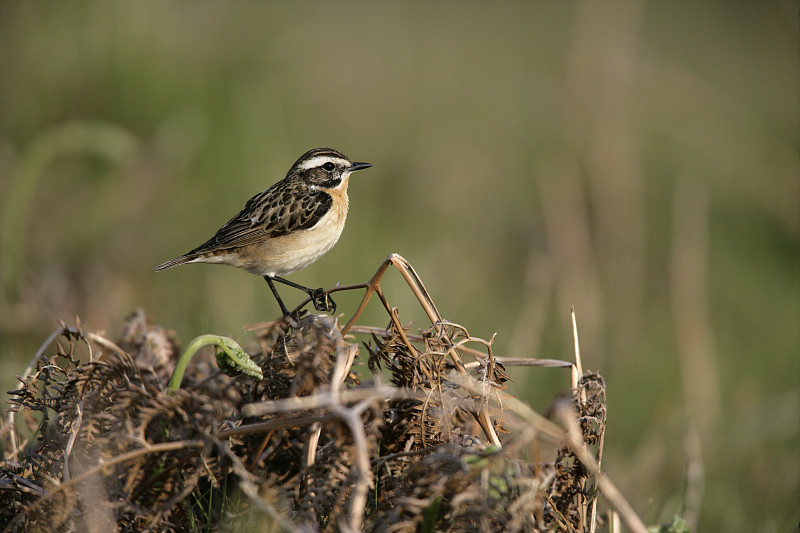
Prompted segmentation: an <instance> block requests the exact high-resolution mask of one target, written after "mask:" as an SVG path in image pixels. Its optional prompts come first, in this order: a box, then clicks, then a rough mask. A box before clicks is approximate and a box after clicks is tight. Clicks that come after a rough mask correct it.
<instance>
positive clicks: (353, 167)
mask: <svg viewBox="0 0 800 533" xmlns="http://www.w3.org/2000/svg"><path fill="white" fill-rule="evenodd" d="M371 166H372V163H353V164H352V165H350V168H348V169H347V170H349V171H350V172H355V171H356V170H364V169H365V168H369V167H371Z"/></svg>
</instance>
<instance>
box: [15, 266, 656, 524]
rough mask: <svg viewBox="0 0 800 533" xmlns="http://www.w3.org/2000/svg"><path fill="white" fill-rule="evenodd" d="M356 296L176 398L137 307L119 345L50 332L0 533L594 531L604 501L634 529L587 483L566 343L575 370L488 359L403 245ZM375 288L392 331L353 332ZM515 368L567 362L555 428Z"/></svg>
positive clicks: (268, 336)
mask: <svg viewBox="0 0 800 533" xmlns="http://www.w3.org/2000/svg"><path fill="white" fill-rule="evenodd" d="M389 267H394V268H396V269H397V270H398V271H399V272H400V273H401V275H402V276H403V277H404V278H405V280H406V281H407V282H408V286H409V288H410V289H411V290H412V292H413V293H414V294H415V295H416V297H417V299H418V301H419V302H420V304H421V306H422V308H423V310H424V311H425V313H426V314H427V315H428V317H429V318H430V320H431V323H430V326H428V327H425V328H421V329H419V330H418V331H411V329H410V328H408V327H407V326H404V325H403V322H402V314H401V311H400V310H398V309H397V308H394V307H392V306H391V305H390V303H389V301H388V300H387V298H386V297H385V295H384V294H383V291H382V290H381V286H380V281H381V279H382V278H383V276H384V274H385V273H386V271H387V269H388V268H389ZM355 289H364V290H365V296H364V299H363V301H362V304H361V305H360V306H359V308H358V310H357V311H356V312H355V313H354V314H353V316H352V318H351V319H350V320H349V321H348V323H347V324H346V325H344V326H341V325H340V324H339V323H338V320H335V319H332V318H329V317H322V316H314V315H306V316H302V318H299V319H298V318H286V319H283V320H280V321H276V322H271V323H266V324H260V325H256V326H254V327H251V328H249V329H250V330H251V331H252V332H253V333H254V334H255V336H256V340H257V346H258V348H257V349H255V350H252V351H254V352H255V353H251V358H252V359H253V361H254V362H255V363H256V364H257V365H258V366H259V367H260V368H261V370H262V371H263V375H264V377H263V379H261V380H257V381H255V380H253V379H252V378H250V377H247V376H238V377H229V376H227V375H225V374H224V373H223V372H221V371H220V370H219V369H218V368H217V367H216V365H215V364H214V363H213V359H212V358H205V359H201V360H199V361H198V360H195V361H194V362H193V363H192V364H191V365H190V366H189V367H188V370H187V372H186V374H185V376H184V379H183V384H182V386H181V388H180V389H177V390H168V389H167V386H166V383H167V382H168V381H169V379H170V376H171V374H172V372H173V370H174V367H175V360H176V358H177V355H178V348H177V346H176V341H175V339H174V338H173V336H172V335H171V334H170V332H168V331H167V330H165V329H163V328H161V327H160V326H158V325H155V324H152V323H150V322H149V321H148V320H147V319H146V317H145V316H144V315H143V313H141V312H139V313H136V314H134V315H133V316H131V317H129V319H128V320H127V323H126V327H125V333H124V335H123V336H122V338H121V339H119V340H118V341H117V342H116V343H112V342H110V341H108V340H107V339H105V338H103V337H101V336H99V335H97V334H94V333H87V332H84V331H82V329H81V328H80V325H78V327H77V328H69V327H66V326H64V327H63V328H60V329H59V330H58V332H56V334H54V336H53V337H51V339H48V342H46V343H45V345H44V346H43V349H42V350H41V353H40V354H37V357H36V358H35V360H34V362H33V363H32V366H31V368H29V369H28V371H27V372H26V373H25V375H24V376H23V377H21V378H20V381H21V385H20V387H19V388H18V389H17V390H15V391H11V394H12V398H11V400H10V401H11V403H12V405H13V411H15V415H13V414H12V415H11V417H10V418H9V420H8V421H7V422H5V423H4V425H3V427H2V433H0V439H2V440H1V441H0V445H1V446H2V450H3V460H2V462H0V527H2V530H4V531H49V532H56V531H58V532H60V531H112V530H115V529H116V530H119V531H284V530H286V531H309V532H310V531H362V530H366V531H387V532H412V531H447V532H457V531H458V532H465V531H481V532H484V531H485V532H497V531H513V532H516V531H525V532H538V531H565V532H574V531H579V532H590V531H595V530H597V529H603V528H604V524H606V523H607V522H608V519H607V516H608V514H609V513H610V511H612V510H613V511H618V512H619V513H620V516H621V517H622V520H623V521H625V522H626V523H627V524H628V525H629V527H630V528H631V529H632V530H634V531H643V530H644V529H643V526H642V525H641V522H640V521H638V518H637V517H636V515H635V514H633V513H632V511H630V509H629V508H628V507H627V504H626V503H625V501H624V499H622V498H621V497H620V496H619V494H618V493H616V491H615V489H614V488H613V485H610V481H608V479H607V478H606V477H605V476H603V475H599V476H598V474H599V473H600V471H599V463H600V459H601V455H602V445H603V435H604V430H605V422H606V398H605V384H604V382H603V378H602V377H601V376H600V375H599V374H596V373H590V372H585V373H584V372H582V370H581V368H580V359H579V352H578V351H577V350H576V356H577V361H576V363H571V362H566V361H553V360H535V359H511V358H502V357H497V356H495V354H494V353H493V351H492V342H491V341H486V340H483V339H480V338H477V337H473V336H471V335H470V333H469V332H468V331H467V330H466V328H464V327H462V326H460V325H458V324H454V323H451V322H448V321H445V320H443V319H442V318H441V316H440V315H439V313H438V311H437V310H436V306H435V305H434V303H433V301H432V300H431V299H430V296H429V295H428V293H427V291H426V290H425V287H424V286H423V284H422V282H421V281H420V279H419V278H418V277H417V275H416V273H415V272H414V270H413V269H412V268H411V266H410V265H409V264H408V263H407V262H406V261H405V260H404V259H403V258H401V257H400V256H397V255H392V256H389V258H387V260H386V261H385V262H384V263H383V264H382V265H381V268H380V269H379V270H378V272H377V273H376V275H375V276H374V277H373V278H372V279H371V280H370V281H369V282H367V283H364V284H359V285H352V286H347V287H337V288H336V289H334V290H335V291H338V290H355ZM375 295H376V296H378V298H379V300H380V302H381V303H382V305H383V307H384V308H385V309H386V312H387V314H388V318H389V325H388V326H387V327H375V326H364V325H357V320H358V318H359V316H360V315H361V312H362V311H363V309H364V307H365V306H366V305H367V303H368V302H369V301H370V299H371V298H372V296H375ZM353 334H359V335H361V336H367V339H366V340H364V341H363V343H362V344H361V345H360V346H359V344H357V343H356V342H354V340H353ZM57 335H58V336H60V338H59V339H58V341H57V342H55V346H52V344H53V342H52V341H54V340H55V336H57ZM79 346H81V347H82V348H83V349H84V350H87V351H88V357H86V358H80V359H79V358H78V357H77V356H76V348H77V347H79ZM98 348H99V349H100V350H99V351H98ZM362 348H363V349H362ZM359 354H360V355H361V357H362V358H363V361H362V362H364V363H366V367H365V366H364V365H361V366H358V365H356V366H355V367H354V362H355V361H356V358H357V356H358V355H359ZM522 364H525V365H537V366H562V367H564V368H566V369H568V370H569V371H570V372H569V374H568V375H569V376H570V378H566V377H565V387H564V388H565V390H566V389H568V388H569V389H571V391H570V393H569V394H568V395H567V396H565V397H564V398H561V399H556V400H555V401H554V403H553V406H554V408H553V410H552V415H553V417H554V418H555V420H556V421H557V422H558V424H556V423H554V422H552V421H550V420H549V419H548V418H545V417H543V416H541V415H539V414H537V413H535V412H534V411H533V410H531V409H530V408H529V407H528V406H526V405H525V404H523V403H522V402H520V401H518V400H517V399H516V398H514V397H512V396H511V395H509V394H507V393H506V392H505V391H504V389H505V386H506V383H507V382H508V380H509V379H510V377H509V373H508V372H509V371H508V370H507V367H508V368H510V367H511V366H513V365H522ZM367 368H368V369H369V373H368V372H367ZM364 374H367V375H364ZM566 375H567V373H566V372H565V376H566ZM23 425H25V426H26V427H27V428H28V431H27V432H26V431H25V428H24V427H23ZM26 433H27V437H26V438H23V435H24V434H26ZM601 493H602V496H600V495H601ZM598 497H600V498H601V499H604V500H605V503H604V504H603V506H602V507H603V509H604V510H603V511H602V512H601V511H600V510H598V508H597V504H598Z"/></svg>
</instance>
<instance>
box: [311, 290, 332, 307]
mask: <svg viewBox="0 0 800 533" xmlns="http://www.w3.org/2000/svg"><path fill="white" fill-rule="evenodd" d="M309 296H311V301H312V303H313V304H314V309H316V310H317V311H323V312H325V313H327V312H331V313H335V312H336V302H334V301H333V298H331V296H330V294H328V293H327V292H325V291H324V290H323V289H314V290H312V291H311V292H310V293H309Z"/></svg>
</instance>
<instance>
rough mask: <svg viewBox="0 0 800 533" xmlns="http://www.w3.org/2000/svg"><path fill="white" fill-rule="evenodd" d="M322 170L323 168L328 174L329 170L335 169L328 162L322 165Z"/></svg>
mask: <svg viewBox="0 0 800 533" xmlns="http://www.w3.org/2000/svg"><path fill="white" fill-rule="evenodd" d="M322 168H324V169H325V170H327V171H328V172H330V171H331V170H333V169H334V168H336V165H334V164H333V163H331V162H330V161H328V162H327V163H325V164H324V165H322Z"/></svg>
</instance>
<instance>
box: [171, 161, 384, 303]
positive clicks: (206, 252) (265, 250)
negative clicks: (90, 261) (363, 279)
mask: <svg viewBox="0 0 800 533" xmlns="http://www.w3.org/2000/svg"><path fill="white" fill-rule="evenodd" d="M371 166H372V165H371V164H370V163H354V162H352V161H350V159H348V158H347V156H345V155H344V154H343V153H341V152H339V151H337V150H333V149H331V148H315V149H313V150H309V151H308V152H306V153H305V154H303V155H302V156H300V159H298V160H297V161H296V162H295V163H294V165H292V168H290V169H289V172H288V173H287V174H286V177H285V178H283V179H282V180H281V181H279V182H278V183H276V184H275V185H273V186H272V187H270V188H269V189H267V190H266V191H264V192H262V193H259V194H257V195H255V196H253V197H252V198H250V199H249V200H248V201H247V203H246V204H245V205H244V208H243V209H242V210H241V211H240V212H239V214H238V215H236V216H235V217H233V218H232V219H230V220H229V221H228V222H227V223H226V224H225V225H224V226H222V227H221V228H220V229H219V230H218V231H217V233H216V234H214V236H213V237H211V238H210V239H209V240H207V241H206V242H204V243H203V244H201V245H200V246H198V247H197V248H195V249H193V250H191V251H189V252H187V253H185V254H183V255H182V256H180V257H176V258H175V259H172V260H170V261H167V262H166V263H162V264H160V265H158V266H157V267H156V271H159V270H164V269H167V268H171V267H174V266H177V265H182V264H184V263H220V264H223V265H230V266H234V267H238V268H243V269H244V270H246V271H248V272H250V273H253V274H256V275H258V276H263V277H264V279H265V280H267V283H269V287H270V289H271V290H272V293H273V294H274V295H275V298H276V299H277V300H278V305H280V306H281V311H282V312H283V315H284V316H287V315H288V314H289V311H288V310H287V309H286V306H285V305H284V304H283V300H281V297H280V296H278V291H277V290H276V289H275V285H274V284H273V281H279V282H281V283H284V284H286V285H289V286H291V287H295V288H297V289H300V290H302V291H305V292H306V293H307V294H308V295H309V296H310V297H311V299H312V301H313V303H314V307H315V308H316V309H317V310H318V311H332V310H335V309H336V304H335V303H334V302H333V300H332V299H331V298H330V296H329V295H328V294H327V293H325V291H323V290H322V289H309V288H308V287H304V286H302V285H298V284H297V283H293V282H291V281H289V280H286V279H283V278H282V277H280V276H285V275H287V274H291V273H292V272H297V271H298V270H300V269H302V268H305V267H307V266H308V265H310V264H311V263H313V262H314V261H316V260H317V259H319V258H320V257H322V256H323V255H324V254H325V253H326V252H327V251H328V250H330V249H331V248H332V247H333V245H334V244H336V241H338V240H339V236H340V235H341V234H342V230H343V229H344V222H345V219H346V218H347V208H348V206H349V203H350V202H349V199H348V198H347V184H348V182H349V181H350V174H352V173H353V172H355V171H356V170H362V169H365V168H369V167H371Z"/></svg>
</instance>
